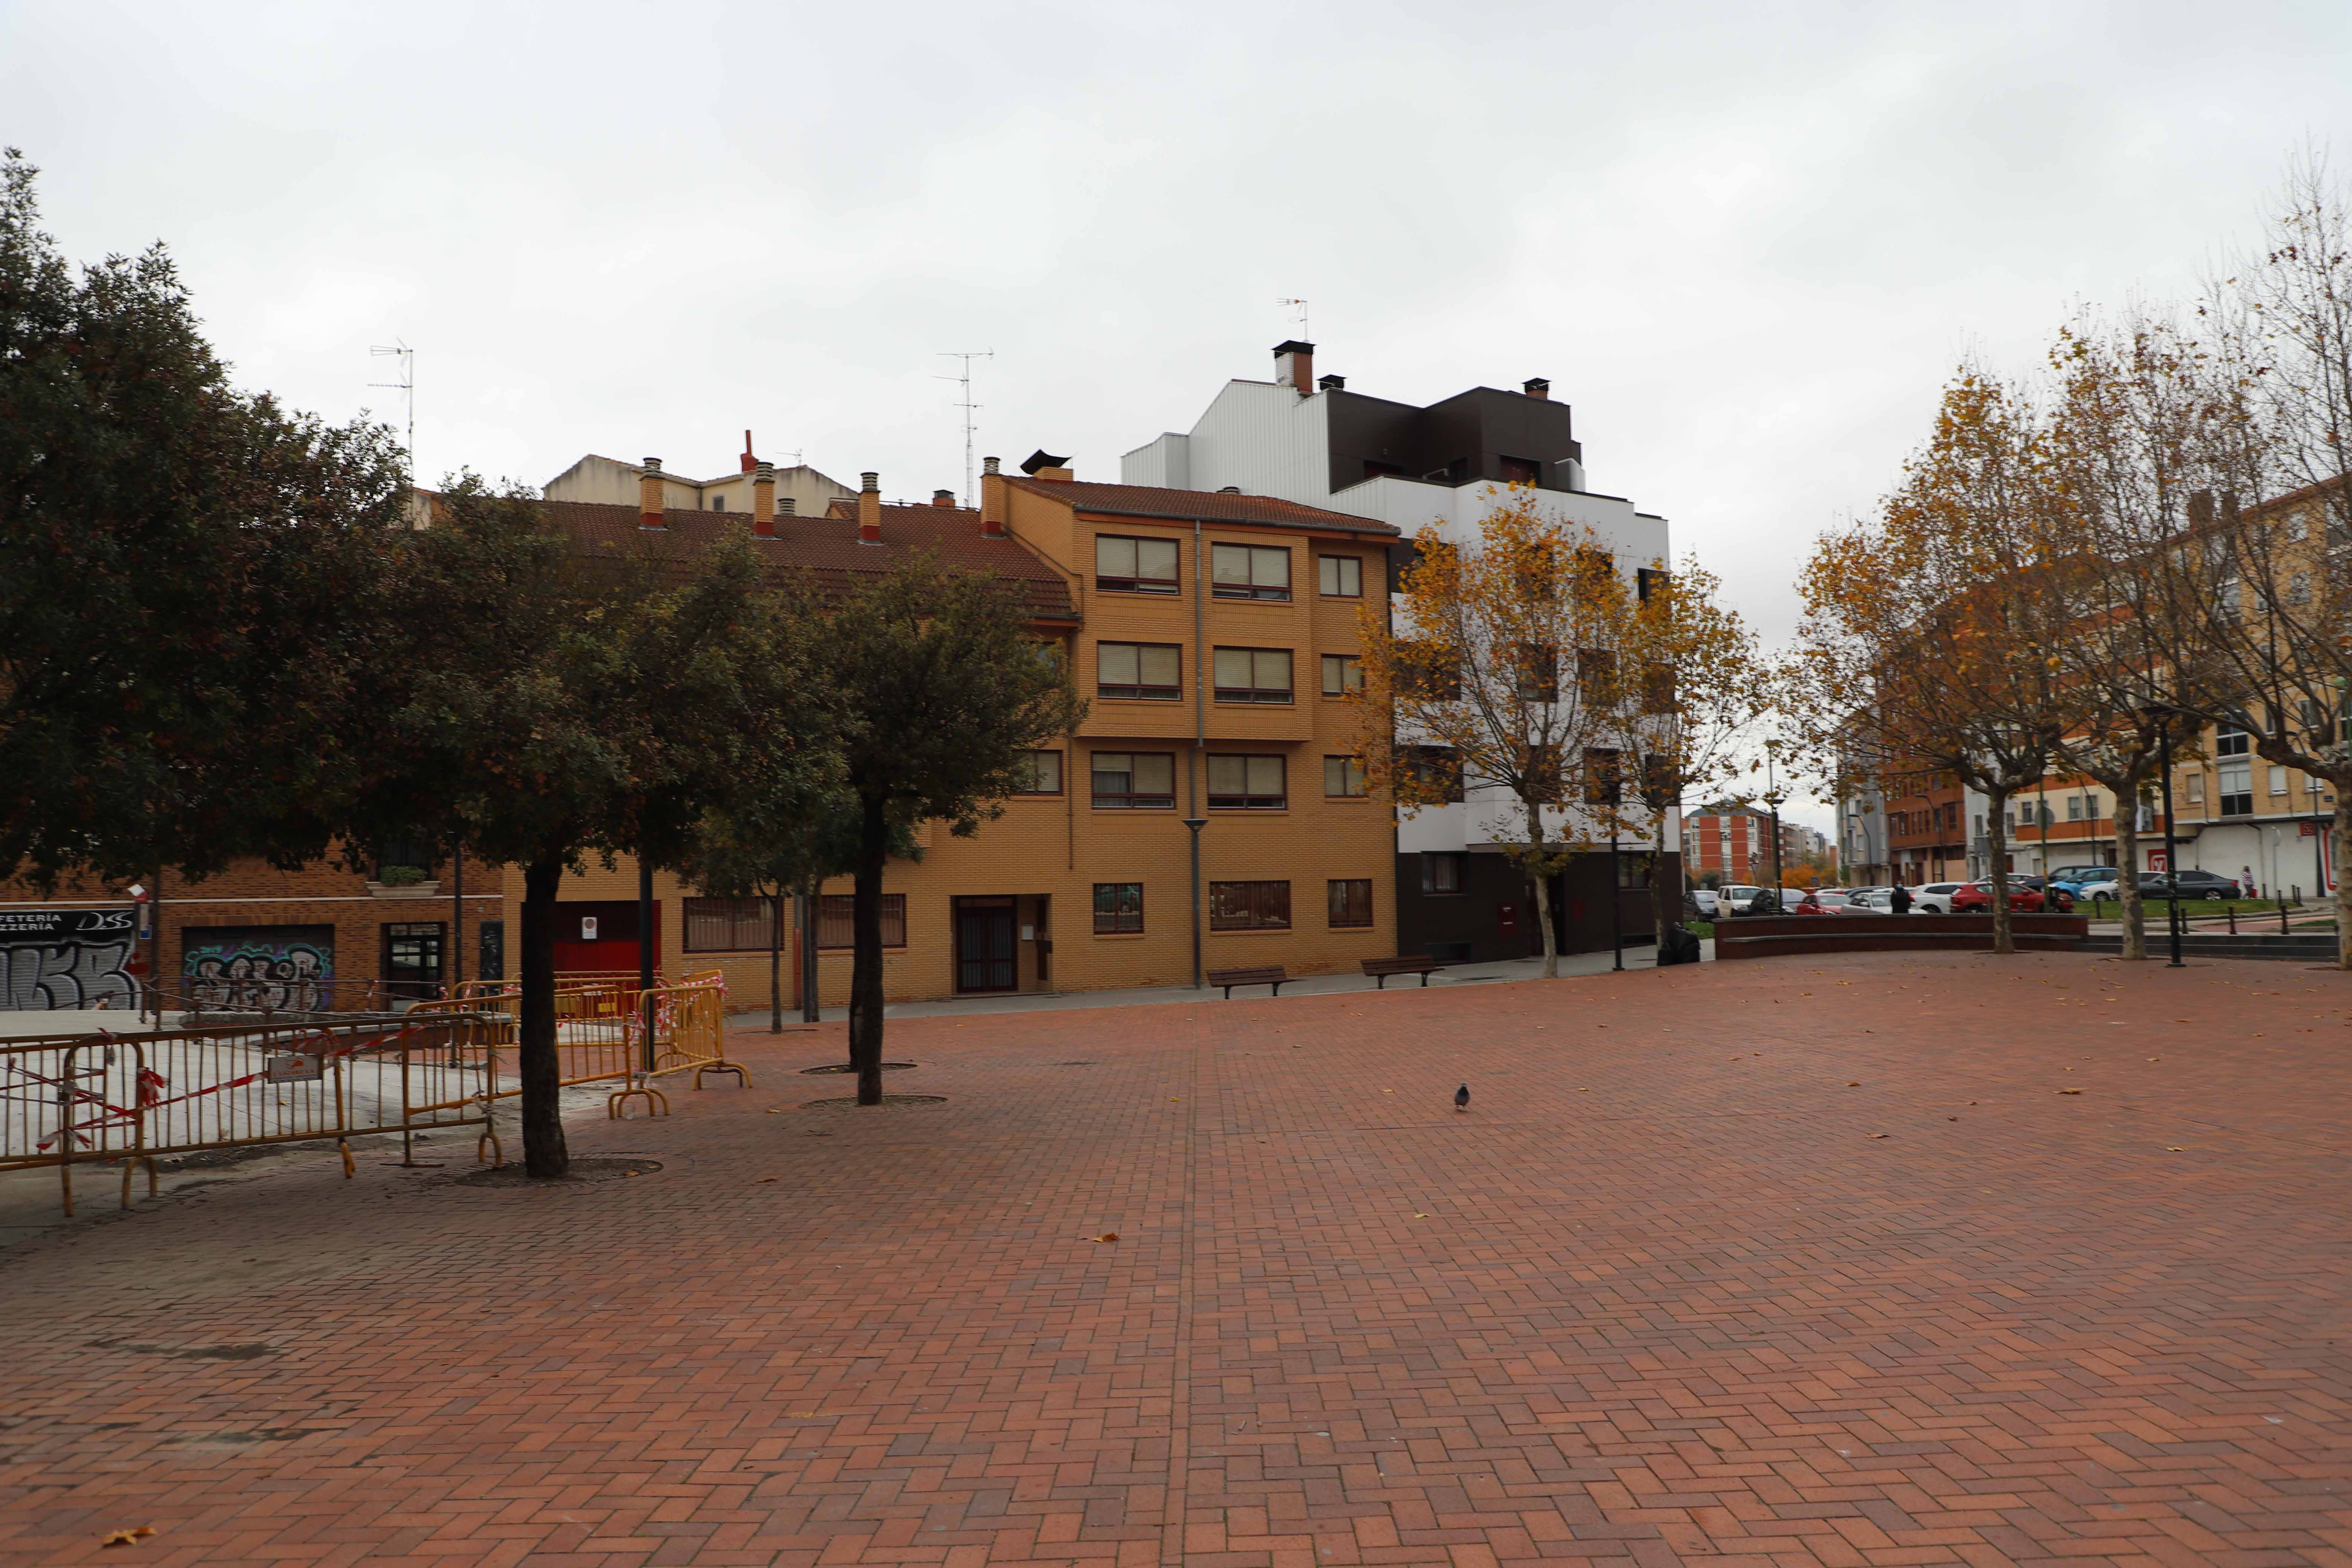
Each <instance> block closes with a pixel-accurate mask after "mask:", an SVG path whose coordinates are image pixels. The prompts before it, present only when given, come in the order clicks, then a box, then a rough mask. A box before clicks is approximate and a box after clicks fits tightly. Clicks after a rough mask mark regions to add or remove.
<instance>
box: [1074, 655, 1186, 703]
mask: <svg viewBox="0 0 2352 1568" xmlns="http://www.w3.org/2000/svg"><path fill="white" fill-rule="evenodd" d="M1121 647H1124V648H1133V649H1134V650H1135V679H1134V680H1133V681H1132V682H1128V681H1118V682H1112V681H1108V680H1105V679H1103V654H1104V652H1105V651H1106V650H1107V649H1109V648H1121ZM1147 648H1149V649H1153V650H1156V651H1165V652H1168V653H1172V654H1174V655H1175V656H1176V680H1175V683H1174V684H1173V685H1162V684H1160V682H1158V681H1147V680H1145V679H1143V654H1144V650H1145V649H1147ZM1095 695H1096V696H1097V697H1098V698H1100V699H1101V700H1104V701H1106V702H1181V701H1182V700H1184V645H1183V644H1182V643H1174V642H1123V641H1110V642H1097V643H1096V644H1095Z"/></svg>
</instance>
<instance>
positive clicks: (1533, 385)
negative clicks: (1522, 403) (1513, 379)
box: [1519, 376, 1551, 403]
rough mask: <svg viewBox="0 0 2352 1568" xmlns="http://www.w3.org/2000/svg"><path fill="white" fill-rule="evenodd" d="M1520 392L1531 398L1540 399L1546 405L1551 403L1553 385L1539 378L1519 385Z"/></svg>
mask: <svg viewBox="0 0 2352 1568" xmlns="http://www.w3.org/2000/svg"><path fill="white" fill-rule="evenodd" d="M1519 390H1520V391H1521V392H1524V393H1526V394H1527V395H1528V396H1529V397H1539V398H1541V399H1543V400H1544V401H1545V402H1546V403H1549V402H1550V401H1551V383H1549V382H1548V381H1546V380H1545V379H1544V378H1543V377H1541V376H1537V377H1536V378H1535V379H1534V380H1533V381H1523V382H1521V383H1519Z"/></svg>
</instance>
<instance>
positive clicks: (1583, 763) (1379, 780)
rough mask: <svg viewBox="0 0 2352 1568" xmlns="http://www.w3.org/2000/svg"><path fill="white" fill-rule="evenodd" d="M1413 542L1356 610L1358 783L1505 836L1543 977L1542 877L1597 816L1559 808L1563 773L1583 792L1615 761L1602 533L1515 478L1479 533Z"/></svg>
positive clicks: (1546, 924)
mask: <svg viewBox="0 0 2352 1568" xmlns="http://www.w3.org/2000/svg"><path fill="white" fill-rule="evenodd" d="M1414 542H1415V543H1416V544H1417V545H1418V547H1419V549H1420V558H1419V559H1418V560H1417V561H1415V562H1414V563H1412V565H1411V566H1408V567H1407V568H1406V569H1405V571H1404V573H1403V575H1402V580H1401V582H1400V585H1399V587H1400V591H1399V593H1398V595H1397V597H1396V599H1395V601H1394V603H1393V604H1392V605H1387V606H1367V607H1366V610H1365V612H1364V614H1363V616H1362V620H1361V626H1360V632H1361V637H1362V643H1363V656H1362V658H1363V665H1362V668H1363V685H1362V688H1361V689H1360V690H1358V691H1356V692H1354V693H1352V694H1351V700H1353V701H1355V702H1356V703H1357V704H1358V707H1359V710H1360V713H1361V715H1362V720H1363V722H1362V727H1361V731H1360V735H1359V738H1358V749H1359V754H1360V757H1361V759H1362V762H1363V765H1364V772H1365V775H1366V782H1367V784H1369V785H1370V787H1371V788H1372V789H1374V790H1377V791H1381V792H1384V793H1386V794H1387V795H1389V796H1390V797H1391V799H1393V800H1394V801H1395V802H1396V803H1397V805H1398V806H1399V807H1400V808H1401V809H1402V810H1403V811H1405V812H1407V813H1411V812H1412V811H1414V810H1416V809H1420V808H1425V807H1430V806H1436V805H1445V804H1448V803H1451V802H1456V801H1460V802H1465V803H1466V804H1467V805H1469V806H1470V807H1471V810H1472V814H1473V816H1474V819H1475V820H1476V821H1478V822H1479V823H1480V825H1481V827H1482V830H1483V831H1482V837H1488V838H1492V839H1494V840H1496V841H1497V842H1501V843H1506V844H1507V845H1508V847H1507V850H1506V853H1507V854H1508V855H1509V857H1510V858H1511V860H1512V862H1513V864H1515V865H1516V866H1517V868H1519V869H1520V871H1521V872H1522V873H1524V874H1525V875H1526V877H1527V878H1528V880H1529V881H1530V882H1531V883H1533V884H1534V887H1535V901H1536V923H1537V925H1538V927H1539V928H1540V929H1541V931H1542V932H1543V961H1544V963H1543V973H1544V975H1545V977H1546V978H1547V979H1549V978H1552V977H1554V976H1556V975H1558V973H1559V938H1558V934H1557V932H1556V931H1554V929H1553V926H1552V918H1551V910H1552V904H1551V879H1552V878H1553V877H1554V876H1556V875H1557V874H1558V873H1559V871H1560V870H1562V869H1563V868H1565V867H1566V866H1567V864H1568V859H1569V856H1570V854H1571V853H1572V852H1574V851H1575V850H1577V849H1580V848H1585V847H1590V846H1591V843H1592V841H1593V837H1594V833H1595V827H1596V817H1595V816H1594V814H1593V813H1592V812H1591V811H1590V810H1582V809H1576V808H1571V807H1570V805H1569V804H1568V802H1569V791H1570V788H1571V787H1572V785H1571V779H1574V780H1576V781H1578V787H1580V791H1581V794H1580V798H1584V797H1588V796H1590V795H1592V794H1594V793H1596V790H1597V788H1598V787H1599V786H1601V785H1602V784H1605V783H1606V782H1607V775H1608V774H1609V773H1611V772H1612V770H1613V765H1614V763H1615V759H1616V756H1617V752H1615V751H1614V750H1613V749H1612V746H1611V742H1612V738H1613V737H1614V736H1615V734H1616V731H1615V729H1614V728H1613V724H1614V722H1615V721H1614V718H1613V713H1614V710H1615V709H1616V708H1617V707H1618V706H1619V705H1620V703H1621V700H1622V681H1621V680H1620V679H1619V673H1618V669H1619V667H1618V664H1617V660H1616V657H1615V654H1614V652H1613V645H1614V643H1615V640H1616V636H1617V634H1616V630H1615V628H1616V626H1617V625H1618V623H1619V622H1620V621H1622V617H1623V610H1622V604H1623V601H1624V600H1625V598H1626V596H1627V590H1626V587H1625V584H1624V580H1623V577H1622V573H1621V571H1620V568H1619V566H1618V563H1617V561H1616V558H1615V556H1614V555H1613V554H1612V552H1610V551H1609V549H1608V547H1607V546H1606V545H1605V544H1604V543H1602V542H1601V540H1600V538H1599V536H1598V535H1596V534H1594V533H1593V532H1592V531H1591V530H1589V529H1586V528H1582V527H1580V526H1576V525H1573V524H1569V523H1563V522H1560V521H1557V520H1556V519H1553V518H1550V517H1548V516H1546V515H1545V514H1544V512H1543V511H1542V510H1541V509H1540V507H1539V505H1538V499H1537V497H1536V495H1535V493H1534V492H1532V491H1528V490H1523V489H1516V488H1515V489H1512V490H1511V491H1510V492H1508V493H1507V494H1506V495H1505V496H1503V497H1502V498H1500V499H1498V500H1496V504H1495V506H1494V508H1493V509H1492V510H1490V511H1489V512H1488V513H1487V515H1486V518H1485V519H1484V520H1483V521H1481V522H1480V524H1479V529H1478V537H1477V540H1476V541H1475V543H1473V544H1471V545H1468V546H1465V545H1463V544H1459V543H1456V542H1454V541H1453V540H1450V539H1448V538H1446V537H1445V536H1444V534H1443V533H1442V532H1441V531H1439V530H1438V529H1436V528H1434V527H1431V528H1427V529H1423V531H1421V533H1420V534H1419V535H1418V536H1417V538H1416V539H1415V541H1414ZM1383 612H1385V613H1383ZM1601 830H1602V831H1605V826H1603V827H1602V828H1601ZM1612 896H1613V894H1612Z"/></svg>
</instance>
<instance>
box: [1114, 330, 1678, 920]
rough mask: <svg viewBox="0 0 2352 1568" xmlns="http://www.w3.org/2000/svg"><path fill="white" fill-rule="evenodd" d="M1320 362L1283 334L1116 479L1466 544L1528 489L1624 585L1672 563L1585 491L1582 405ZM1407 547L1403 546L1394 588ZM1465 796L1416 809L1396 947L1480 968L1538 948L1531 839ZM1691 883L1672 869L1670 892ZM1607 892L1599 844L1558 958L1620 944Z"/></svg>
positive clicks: (1567, 822)
mask: <svg viewBox="0 0 2352 1568" xmlns="http://www.w3.org/2000/svg"><path fill="white" fill-rule="evenodd" d="M1314 355H1315V345H1314V344H1312V343H1307V342H1285V343H1281V344H1278V345H1277V346H1276V349H1275V351H1274V362H1275V363H1274V372H1275V374H1274V377H1273V379H1272V380H1269V381H1247V380H1234V381H1229V382H1227V383H1226V384H1225V385H1224V388H1223V390H1222V391H1221V392H1219V393H1218V394H1217V395H1216V396H1215V397H1214V398H1213V399H1212V400H1211V402H1210V404H1209V406H1208V408H1207V410H1206V411H1205V412H1203V413H1202V416H1201V417H1200V418H1199V419H1197V420H1196V421H1194V422H1193V424H1192V428H1191V429H1189V430H1186V431H1181V432H1180V431H1170V432H1167V433H1166V434H1163V435H1161V436H1160V437H1159V438H1158V439H1157V440H1154V441H1150V442H1148V443H1146V444H1145V445H1143V446H1141V447H1137V448H1135V449H1134V450H1133V451H1131V452H1129V453H1127V454H1125V455H1124V456H1123V457H1122V458H1120V459H1119V478H1120V479H1121V480H1122V481H1123V482H1125V483H1127V484H1130V485H1155V486H1164V487H1167V488H1171V489H1192V490H1235V491H1239V492H1240V493H1242V494H1244V495H1263V496H1274V497H1278V498H1280V499H1282V500H1292V501H1298V502H1301V503H1303V504H1305V505H1308V506H1316V507H1323V508H1327V509H1328V510H1333V511H1340V512H1348V513H1352V514H1353V515H1355V516H1358V517H1367V518H1374V519H1378V520H1379V521H1382V522H1386V523H1389V524H1391V526H1393V527H1395V528H1396V529H1398V530H1399V531H1401V532H1402V533H1403V534H1404V535H1405V536H1406V538H1407V539H1408V540H1410V539H1411V538H1412V536H1413V535H1414V534H1417V533H1419V532H1420V531H1423V529H1425V528H1429V527H1432V526H1434V527H1435V528H1437V529H1438V530H1440V531H1442V532H1443V533H1444V534H1445V535H1446V536H1448V537H1450V538H1454V539H1456V540H1459V541H1461V542H1465V543H1466V542H1473V541H1475V539H1476V538H1477V535H1478V524H1479V521H1480V520H1481V519H1483V518H1484V517H1485V516H1486V512H1487V510H1489V509H1490V508H1491V507H1492V506H1493V504H1494V502H1495V500H1496V497H1497V494H1498V492H1499V491H1500V489H1502V488H1503V487H1505V486H1508V485H1524V486H1527V487H1528V488H1530V489H1532V490H1533V491H1534V493H1535V495H1536V497H1537V500H1538V505H1539V506H1540V507H1541V508H1542V510H1544V511H1545V512H1547V513H1548V514H1549V515H1550V516H1552V517H1554V518H1557V519H1558V520H1559V521H1562V522H1565V523H1568V524H1570V525H1582V526H1584V527H1586V528H1589V529H1591V531H1592V533H1593V535H1594V536H1595V538H1596V539H1597V540H1598V541H1599V542H1601V544H1602V545H1603V546H1604V547H1605V548H1607V549H1609V550H1610V551H1611V552H1613V553H1614V554H1615V556H1616V557H1617V561H1618V564H1619V567H1620V569H1621V570H1622V572H1624V574H1626V577H1627V579H1628V580H1629V581H1633V582H1638V581H1639V580H1640V574H1643V573H1646V572H1649V571H1653V570H1656V569H1659V568H1663V567H1664V565H1665V563H1667V561H1668V560H1669V558H1670V552H1669V540H1668V536H1667V529H1666V521H1665V519H1664V518H1662V517H1658V516H1655V515H1654V514H1651V513H1648V512H1644V511H1641V510H1638V509H1637V508H1635V506H1634V505H1633V502H1632V501H1630V500H1626V499H1625V498H1623V497H1622V496H1612V495H1601V494H1596V493H1594V492H1593V491H1592V490H1591V489H1587V488H1586V479H1585V468H1584V452H1583V447H1582V446H1581V444H1580V443H1579V442H1578V441H1577V440H1576V438H1575V434H1574V427H1573V419H1572V415H1571V411H1570V407H1569V405H1567V404H1566V403H1562V402H1555V401H1554V400H1553V399H1552V397H1551V384H1550V383H1549V382H1548V381H1543V380H1540V379H1538V380H1530V381H1528V382H1526V383H1524V384H1522V385H1521V387H1520V389H1519V390H1518V391H1517V392H1505V391H1499V390H1496V388H1493V387H1486V386H1481V387H1473V388H1472V389H1470V390H1469V391H1467V392H1464V393H1460V394H1457V395H1454V396H1453V397H1449V398H1446V399H1444V400H1443V401H1442V402H1438V403H1433V404H1431V405H1428V406H1426V407H1423V406H1419V405H1413V404H1410V403H1398V402H1394V401H1391V400H1390V399H1388V398H1382V397H1372V396H1368V395H1365V394H1363V393H1359V392H1349V390H1348V388H1347V382H1346V380H1345V379H1344V378H1343V377H1340V376H1337V375H1324V376H1321V377H1318V376H1317V375H1316V374H1315V368H1314ZM1411 552H1412V545H1411V544H1410V543H1405V544H1401V545H1399V546H1397V547H1396V550H1395V552H1394V553H1393V554H1392V556H1391V587H1393V584H1394V583H1395V579H1396V574H1397V572H1398V571H1400V570H1401V569H1402V564H1403V563H1405V562H1406V561H1408V560H1410V559H1411ZM1580 815H1581V814H1580V813H1579V812H1578V811H1577V810H1576V808H1574V807H1560V808H1558V809H1557V811H1556V812H1555V813H1554V814H1553V820H1552V821H1550V822H1548V824H1547V830H1548V831H1549V832H1551V833H1553V834H1555V835H1559V836H1561V837H1583V838H1587V839H1590V837H1591V834H1590V832H1589V831H1588V830H1587V829H1586V827H1585V826H1584V825H1583V824H1582V823H1580V821H1579V820H1578V818H1579V817H1580ZM1525 832H1526V829H1525V826H1524V820H1523V818H1522V816H1521V808H1520V807H1519V805H1518V804H1517V802H1516V801H1515V800H1513V799H1511V797H1509V796H1508V795H1504V794H1502V793H1501V792H1499V791H1492V790H1490V791H1487V792H1485V793H1483V794H1482V792H1481V791H1480V790H1479V789H1478V787H1477V784H1476V782H1475V780H1472V781H1467V783H1466V785H1465V799H1464V800H1463V801H1462V802H1461V803H1459V804H1457V805H1444V806H1434V807H1423V808H1421V809H1420V810H1418V811H1416V812H1414V813H1413V814H1412V816H1409V817H1407V818H1405V819H1404V820H1403V821H1402V824H1401V825H1400V826H1399V829H1398V845H1397V848H1398V859H1397V867H1398V872H1397V942H1398V945H1399V950H1400V951H1402V952H1428V953H1430V954H1431V955H1432V956H1435V957H1451V958H1454V959H1456V960H1460V961H1471V960H1482V959H1488V958H1498V957H1505V956H1512V957H1516V956H1518V955H1520V954H1523V953H1525V952H1529V951H1533V950H1535V949H1537V948H1539V946H1540V943H1541V938H1540V936H1539V934H1538V932H1537V931H1536V930H1535V925H1534V909H1533V903H1532V898H1531V893H1530V889H1528V887H1527V885H1526V883H1525V882H1524V881H1523V879H1521V878H1520V877H1519V875H1518V873H1517V871H1516V870H1515V869H1514V868H1512V867H1511V866H1510V864H1509V863H1508V862H1507V860H1506V859H1505V858H1504V857H1503V854H1502V847H1503V846H1504V845H1505V844H1506V843H1509V842H1519V841H1524V838H1525ZM1627 847H1628V849H1629V850H1631V851H1634V852H1638V851H1640V850H1642V849H1644V848H1646V847H1647V845H1646V844H1632V843H1630V842H1629V844H1628V846H1627ZM1666 847H1667V851H1668V853H1669V854H1670V855H1673V856H1675V857H1676V858H1677V862H1678V860H1679V856H1680V850H1681V842H1680V822H1679V814H1675V813H1670V814H1669V819H1668V822H1667V824H1666ZM1622 864H1623V865H1624V866H1625V867H1626V868H1628V871H1627V873H1626V874H1627V877H1628V879H1629V880H1630V879H1633V871H1632V869H1631V868H1633V867H1635V866H1636V865H1637V864H1638V863H1637V861H1636V860H1635V859H1634V858H1633V855H1630V854H1629V855H1628V856H1627V857H1626V858H1624V860H1623V862H1622ZM1680 885H1681V879H1680V872H1679V866H1678V864H1677V865H1676V866H1675V867H1670V868H1669V876H1668V879H1667V886H1669V887H1677V888H1678V887H1680ZM1610 888H1611V883H1610V877H1609V857H1608V856H1607V854H1606V853H1605V852H1603V853H1600V854H1591V855H1582V856H1579V857H1577V858H1576V859H1575V861H1574V862H1573V863H1572V864H1571V865H1570V868H1569V870H1568V871H1567V872H1566V873H1564V874H1563V875H1562V877H1561V878H1560V879H1559V880H1558V882H1557V883H1556V885H1555V889H1554V890H1555V898H1554V900H1553V903H1554V907H1555V910H1556V911H1557V914H1558V919H1559V934H1560V947H1561V949H1562V951H1565V952H1576V951H1584V950H1590V949H1592V948H1595V947H1607V946H1608V945H1609V943H1610V908H1609V900H1610V899H1611V896H1612V895H1611V891H1610ZM1616 899H1617V902H1618V904H1619V914H1620V919H1621V920H1622V923H1623V927H1624V929H1625V931H1627V932H1628V933H1629V934H1630V935H1635V936H1640V937H1643V938H1644V939H1646V937H1647V935H1648V933H1649V932H1650V931H1651V929H1652V926H1651V921H1650V914H1649V903H1648V899H1647V897H1646V894H1644V893H1643V892H1642V891H1641V889H1639V888H1638V887H1636V888H1629V889H1621V890H1620V891H1619V892H1618V893H1617V895H1616Z"/></svg>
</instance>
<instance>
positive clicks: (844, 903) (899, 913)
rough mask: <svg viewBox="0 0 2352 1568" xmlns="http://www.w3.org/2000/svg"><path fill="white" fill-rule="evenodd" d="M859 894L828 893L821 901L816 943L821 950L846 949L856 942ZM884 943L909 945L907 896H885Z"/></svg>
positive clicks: (883, 910)
mask: <svg viewBox="0 0 2352 1568" xmlns="http://www.w3.org/2000/svg"><path fill="white" fill-rule="evenodd" d="M856 910H857V896H856V894H855V893H827V894H825V895H824V897H823V898H821V899H819V900H817V908H816V945H817V950H818V951H819V952H824V951H825V950H827V949H836V950H838V949H846V948H848V947H849V946H850V945H851V944H852V942H854V941H855V938H856V930H857V928H856V924H855V923H854V921H855V920H856ZM882 945H883V946H884V947H904V946H906V945H907V895H906V894H904V893H885V894H883V895H882Z"/></svg>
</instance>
